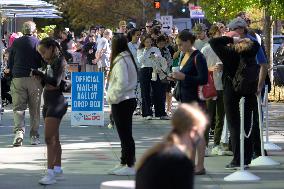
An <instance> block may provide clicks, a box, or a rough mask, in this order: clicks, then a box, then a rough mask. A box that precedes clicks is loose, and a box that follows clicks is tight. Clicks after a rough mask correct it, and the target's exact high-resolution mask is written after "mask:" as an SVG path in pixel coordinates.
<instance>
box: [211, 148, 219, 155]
mask: <svg viewBox="0 0 284 189" xmlns="http://www.w3.org/2000/svg"><path fill="white" fill-rule="evenodd" d="M220 150H221V148H220V146H219V145H217V146H215V147H214V148H212V150H211V154H212V155H215V156H217V155H218V153H219V151H220Z"/></svg>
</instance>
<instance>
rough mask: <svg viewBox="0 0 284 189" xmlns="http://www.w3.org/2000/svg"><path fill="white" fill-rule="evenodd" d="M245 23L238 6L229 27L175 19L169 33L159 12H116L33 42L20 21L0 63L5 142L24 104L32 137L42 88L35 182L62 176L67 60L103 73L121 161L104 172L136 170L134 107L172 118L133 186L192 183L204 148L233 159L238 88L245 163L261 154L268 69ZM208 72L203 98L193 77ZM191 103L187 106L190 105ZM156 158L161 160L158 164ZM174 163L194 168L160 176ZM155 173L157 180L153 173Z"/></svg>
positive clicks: (34, 139)
mask: <svg viewBox="0 0 284 189" xmlns="http://www.w3.org/2000/svg"><path fill="white" fill-rule="evenodd" d="M249 24H250V20H249V18H248V16H247V15H246V14H245V13H244V12H242V13H240V14H238V15H237V16H236V18H235V19H233V20H232V21H231V22H230V23H229V24H228V25H227V26H226V25H225V24H223V23H221V22H218V23H214V24H212V25H211V26H210V28H209V29H208V26H206V25H205V24H203V23H198V24H196V25H195V26H194V27H193V28H192V30H189V29H185V30H183V31H180V32H178V31H177V29H176V28H174V30H173V31H172V32H171V33H165V32H163V30H162V23H161V22H160V21H159V20H157V19H155V20H153V21H147V22H146V25H145V27H142V28H137V27H136V26H135V24H134V23H131V22H130V23H128V24H127V22H126V21H120V22H119V24H118V26H119V28H118V29H117V31H112V30H111V29H107V28H105V27H104V26H96V27H91V28H90V30H89V31H88V32H87V33H86V32H83V33H82V34H81V36H80V38H75V37H74V36H72V33H71V32H69V31H62V32H61V39H59V40H58V39H57V40H55V39H53V38H45V39H42V40H41V41H39V40H38V39H37V38H36V34H35V32H36V28H35V24H34V23H33V22H26V23H25V24H24V26H23V36H22V37H19V38H18V39H16V40H14V41H12V42H9V48H8V50H7V52H8V56H9V58H7V68H6V69H5V74H7V75H8V74H10V75H11V76H12V82H11V92H12V101H13V111H14V124H15V127H14V133H15V138H14V142H13V146H21V145H22V143H23V135H24V133H25V127H24V116H25V110H26V108H27V106H28V107H29V111H30V119H31V131H30V138H31V144H33V145H37V144H39V143H40V141H39V133H38V127H39V120H40V97H41V93H42V91H44V92H43V97H44V106H43V117H44V123H45V142H46V144H47V152H48V153H47V154H48V156H47V157H48V171H47V175H46V176H45V177H44V178H43V179H41V180H40V183H41V184H53V183H55V182H56V177H58V176H60V175H62V173H63V172H62V169H61V153H62V150H61V145H60V140H59V138H60V137H59V132H58V128H59V125H60V121H61V119H62V117H63V116H64V114H65V113H66V110H67V104H66V101H65V99H64V97H63V94H62V92H63V90H62V88H61V83H62V81H64V79H66V73H65V71H66V67H68V64H71V63H77V64H78V66H79V67H78V70H79V71H81V72H97V71H100V72H104V73H105V80H106V82H105V83H106V85H105V90H106V91H107V92H106V101H107V102H108V104H110V106H111V113H110V115H111V116H110V126H111V127H113V126H115V127H116V129H117V132H118V135H119V138H120V140H121V162H120V164H119V165H117V166H115V167H114V168H113V169H111V170H110V171H109V174H114V175H135V173H136V171H135V167H134V165H135V160H136V157H135V141H134V139H133V134H132V117H133V115H138V116H142V118H143V119H145V121H147V122H151V120H152V119H154V117H156V119H160V120H169V119H172V126H173V129H172V131H171V133H170V135H169V136H168V137H167V138H166V139H165V141H164V142H162V143H161V144H159V145H158V146H156V147H154V148H153V149H151V150H150V151H149V152H148V153H146V155H145V156H144V158H143V159H142V161H141V162H140V163H139V166H138V169H137V170H138V172H137V188H141V189H143V188H148V189H149V188H161V186H163V187H162V188H169V186H171V185H167V187H166V185H165V184H162V183H164V182H162V181H165V180H168V179H166V178H176V180H179V181H180V180H182V179H189V180H188V182H185V183H182V182H180V184H182V185H181V187H180V188H192V182H191V181H192V178H193V175H194V174H195V175H203V174H206V169H205V167H204V157H205V156H208V155H232V156H233V159H232V161H231V162H230V163H229V164H228V165H227V166H226V168H227V169H236V168H238V167H239V166H240V147H239V145H240V112H239V101H240V99H241V98H242V97H245V98H246V102H245V131H246V133H250V134H249V136H248V137H247V138H246V139H245V165H246V166H248V165H249V164H250V162H251V160H252V159H253V158H255V157H257V156H260V155H261V152H260V136H259V131H258V116H257V115H258V110H257V100H256V99H257V98H256V95H260V94H261V92H262V90H263V86H264V83H265V80H266V78H267V68H268V66H267V59H266V55H265V51H264V47H263V42H262V41H261V38H260V37H259V35H258V34H257V33H255V32H253V30H251V29H250V27H249ZM27 54H29V56H26V55H27ZM240 65H245V66H240ZM245 67H249V68H250V72H249V73H253V74H251V76H252V77H253V78H250V81H252V82H250V83H246V87H244V86H243V84H242V82H243V81H242V80H240V77H241V79H243V80H245V81H246V79H247V78H246V76H245V75H240V72H241V71H242V70H243V69H246V68H245ZM240 70H241V71H240ZM210 75H212V77H213V81H214V87H215V89H216V95H215V96H214V97H210V98H207V99H201V98H200V95H199V90H198V89H199V86H203V85H206V84H207V83H208V80H209V77H210ZM237 76H238V77H237ZM268 80H269V79H268ZM239 88H241V90H240V89H239ZM173 97H174V98H175V100H176V101H178V102H179V103H180V104H181V105H179V107H178V109H177V110H176V111H175V112H172V111H173V110H172V100H173ZM192 103H194V104H195V105H188V104H192ZM205 114H206V115H208V120H207V117H206V116H205ZM252 114H253V120H251V117H252ZM195 127H196V128H195ZM194 128H195V129H194ZM213 131H214V132H213ZM212 132H213V135H214V136H213V139H214V144H213V147H210V145H209V133H212ZM228 139H229V140H228ZM188 140H189V141H188ZM165 156H166V157H167V158H165ZM157 161H159V162H160V164H156V163H155V162H157ZM195 161H196V163H195ZM181 162H184V166H183V164H180V163H181ZM163 163H164V164H163ZM172 164H175V165H180V166H181V170H184V168H186V167H188V170H190V171H192V172H191V173H189V172H187V171H188V170H184V171H183V172H179V171H178V172H179V173H184V174H183V175H181V177H178V176H177V175H179V174H177V173H178V172H177V171H174V170H173V171H171V172H168V171H166V172H168V173H169V174H172V175H175V177H168V176H169V175H165V172H164V173H163V171H162V170H164V169H166V168H167V166H171V165H172ZM159 166H160V167H159ZM154 170H155V171H154ZM149 175H152V176H151V177H150V176H149ZM158 176H159V177H160V178H161V180H160V181H161V182H154V181H151V178H157V177H158ZM163 176H164V177H163ZM189 177H190V178H191V180H190V178H189ZM145 180H147V182H146V181H145ZM155 181H156V180H155ZM159 183H160V184H161V185H160V186H158V184H159ZM154 185H155V187H154ZM175 186H178V185H175Z"/></svg>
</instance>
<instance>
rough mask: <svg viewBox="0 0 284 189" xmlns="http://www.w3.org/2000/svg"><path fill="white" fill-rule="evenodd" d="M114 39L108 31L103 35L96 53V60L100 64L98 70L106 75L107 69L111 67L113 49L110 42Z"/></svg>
mask: <svg viewBox="0 0 284 189" xmlns="http://www.w3.org/2000/svg"><path fill="white" fill-rule="evenodd" d="M111 38H112V31H111V30H110V29H106V30H105V31H104V33H103V37H102V38H101V39H99V41H98V42H97V43H98V47H97V52H96V59H97V64H98V69H99V71H101V72H104V73H105V76H106V75H107V74H106V71H107V69H108V68H109V67H110V53H111V48H110V44H109V41H110V40H111Z"/></svg>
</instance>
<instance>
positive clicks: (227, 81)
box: [209, 18, 267, 169]
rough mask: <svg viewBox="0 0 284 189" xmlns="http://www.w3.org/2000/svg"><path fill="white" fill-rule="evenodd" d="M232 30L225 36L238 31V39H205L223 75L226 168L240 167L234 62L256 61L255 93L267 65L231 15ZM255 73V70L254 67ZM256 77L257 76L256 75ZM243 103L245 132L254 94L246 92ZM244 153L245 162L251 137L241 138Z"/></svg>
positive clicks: (254, 105) (238, 96) (238, 20)
mask: <svg viewBox="0 0 284 189" xmlns="http://www.w3.org/2000/svg"><path fill="white" fill-rule="evenodd" d="M228 26H229V28H231V29H232V30H234V31H232V32H229V33H227V34H226V35H233V34H234V33H237V34H239V35H240V34H241V35H240V36H241V39H240V38H232V37H227V36H223V37H220V38H213V39H211V40H210V41H209V43H210V46H211V47H212V49H213V50H214V52H215V53H216V54H217V56H219V58H220V60H221V61H222V62H223V68H224V69H223V74H224V76H223V77H224V107H225V114H226V118H227V122H228V127H229V130H230V136H231V143H232V151H233V155H234V156H233V159H232V161H231V162H230V163H229V164H228V165H226V167H225V168H226V169H237V167H239V166H240V112H239V101H240V99H241V98H242V95H241V94H239V93H238V92H236V91H235V89H234V87H233V83H232V78H234V76H235V74H236V72H237V70H238V65H239V64H240V63H246V64H256V63H257V64H259V67H260V71H259V78H258V84H257V86H251V88H253V87H255V88H256V90H257V92H256V93H257V94H259V93H260V92H261V90H262V87H263V84H264V80H265V76H266V71H267V67H266V66H267V65H266V59H265V56H264V54H263V51H262V48H261V47H260V45H259V43H258V42H257V41H256V40H255V39H253V38H252V37H251V36H248V35H246V26H247V24H246V22H245V21H244V20H243V19H242V18H235V19H234V20H232V21H231V22H230V24H229V25H228ZM255 71H256V72H257V71H258V70H255ZM256 79H257V78H256ZM245 97H246V102H245V117H244V119H245V125H244V127H245V131H246V133H249V130H250V127H251V112H252V111H253V109H255V108H257V102H256V96H255V94H251V95H246V96H245ZM244 142H245V151H244V152H245V153H244V164H245V165H249V164H250V163H251V159H252V153H253V149H252V136H250V137H248V138H245V140H244Z"/></svg>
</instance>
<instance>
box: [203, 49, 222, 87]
mask: <svg viewBox="0 0 284 189" xmlns="http://www.w3.org/2000/svg"><path fill="white" fill-rule="evenodd" d="M201 53H202V54H203V55H204V56H205V59H206V62H207V67H208V68H209V67H212V66H215V65H216V64H217V63H218V62H219V63H221V60H220V59H219V57H218V56H217V55H216V53H215V52H214V50H213V49H212V48H211V46H210V45H209V44H207V45H205V46H204V47H203V48H202V49H201ZM222 74H223V72H220V73H217V72H213V80H214V85H215V88H216V90H218V91H220V90H223V84H222Z"/></svg>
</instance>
